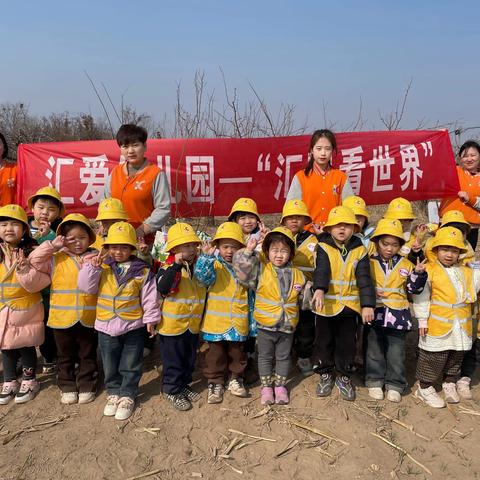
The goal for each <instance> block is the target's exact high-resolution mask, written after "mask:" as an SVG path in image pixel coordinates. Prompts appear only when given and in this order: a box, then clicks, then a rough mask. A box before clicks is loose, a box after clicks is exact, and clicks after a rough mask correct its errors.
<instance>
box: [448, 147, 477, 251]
mask: <svg viewBox="0 0 480 480" xmlns="http://www.w3.org/2000/svg"><path fill="white" fill-rule="evenodd" d="M458 163H459V165H458V166H457V175H458V180H459V182H460V191H459V192H458V193H457V196H456V197H450V198H445V199H444V200H443V201H442V203H441V205H440V216H441V217H443V215H445V213H446V212H448V211H449V210H460V211H461V212H462V213H463V216H464V217H465V220H467V222H468V223H469V224H470V226H471V227H472V228H471V229H470V232H469V234H468V235H467V240H468V241H469V243H470V245H471V246H472V248H473V249H474V250H475V248H476V246H477V241H478V229H479V227H480V173H479V165H480V145H479V144H478V143H477V142H475V141H473V140H469V141H468V142H465V143H464V144H463V145H462V146H461V147H460V150H459V152H458Z"/></svg>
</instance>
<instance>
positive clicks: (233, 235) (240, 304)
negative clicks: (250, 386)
mask: <svg viewBox="0 0 480 480" xmlns="http://www.w3.org/2000/svg"><path fill="white" fill-rule="evenodd" d="M244 246H245V240H244V237H243V233H242V229H241V228H240V226H239V225H237V224H236V223H233V222H225V223H222V224H221V225H220V226H219V227H218V230H217V233H216V234H215V236H214V238H213V240H212V242H211V244H210V243H205V244H204V245H203V246H202V251H203V253H202V254H201V255H200V257H199V258H198V260H197V262H196V264H195V268H194V270H193V272H194V275H195V277H196V278H197V279H198V280H199V281H200V282H201V283H203V284H204V285H206V286H207V287H208V298H207V304H206V307H205V315H204V319H203V325H202V329H201V330H202V334H203V338H204V340H206V341H207V343H208V347H209V348H208V351H207V353H206V355H205V368H204V375H205V377H206V378H207V381H208V400H207V401H208V403H220V402H221V401H222V400H223V392H224V382H225V378H226V376H227V374H228V373H230V380H229V383H228V390H229V391H230V393H231V394H232V395H235V396H237V397H246V396H247V391H246V390H245V387H244V386H243V372H244V371H245V367H246V365H247V359H246V354H245V351H244V349H243V344H244V342H245V340H246V339H247V335H248V298H247V289H246V288H245V287H244V286H242V285H241V284H240V283H239V282H238V279H237V277H236V274H235V271H234V269H233V266H232V259H233V255H234V253H235V252H237V251H238V250H240V248H242V247H244ZM216 249H218V256H215V255H214V253H215V250H216Z"/></svg>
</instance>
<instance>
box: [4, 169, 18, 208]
mask: <svg viewBox="0 0 480 480" xmlns="http://www.w3.org/2000/svg"><path fill="white" fill-rule="evenodd" d="M16 197H17V165H15V164H11V163H7V164H5V165H4V166H3V167H2V168H0V207H3V206H4V205H9V204H10V203H16Z"/></svg>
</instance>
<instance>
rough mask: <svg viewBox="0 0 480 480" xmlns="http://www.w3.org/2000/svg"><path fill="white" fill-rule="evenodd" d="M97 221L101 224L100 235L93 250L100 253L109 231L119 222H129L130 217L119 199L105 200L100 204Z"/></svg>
mask: <svg viewBox="0 0 480 480" xmlns="http://www.w3.org/2000/svg"><path fill="white" fill-rule="evenodd" d="M95 221H96V222H98V223H99V224H100V228H99V229H98V235H97V237H96V240H95V243H94V244H93V245H92V247H93V248H95V249H96V250H98V251H100V250H101V249H102V247H103V241H104V240H105V238H106V237H107V234H108V229H109V228H110V227H111V226H112V225H113V224H114V223H117V222H122V221H125V222H127V221H128V215H127V212H126V211H125V209H124V208H123V203H122V202H121V200H118V198H105V199H104V200H102V201H101V202H100V203H99V204H98V212H97V218H95Z"/></svg>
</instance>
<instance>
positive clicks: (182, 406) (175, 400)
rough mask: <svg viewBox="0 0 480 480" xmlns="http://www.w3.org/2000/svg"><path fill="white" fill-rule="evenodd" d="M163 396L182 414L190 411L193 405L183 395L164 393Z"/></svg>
mask: <svg viewBox="0 0 480 480" xmlns="http://www.w3.org/2000/svg"><path fill="white" fill-rule="evenodd" d="M163 396H164V397H165V398H166V399H167V400H168V401H169V402H170V403H171V404H172V405H173V406H174V407H175V408H176V409H177V410H181V411H182V412H184V411H186V410H190V409H191V408H192V404H191V403H190V400H189V399H188V398H187V397H186V396H185V395H184V394H183V393H181V392H180V393H173V394H172V393H164V394H163Z"/></svg>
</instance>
